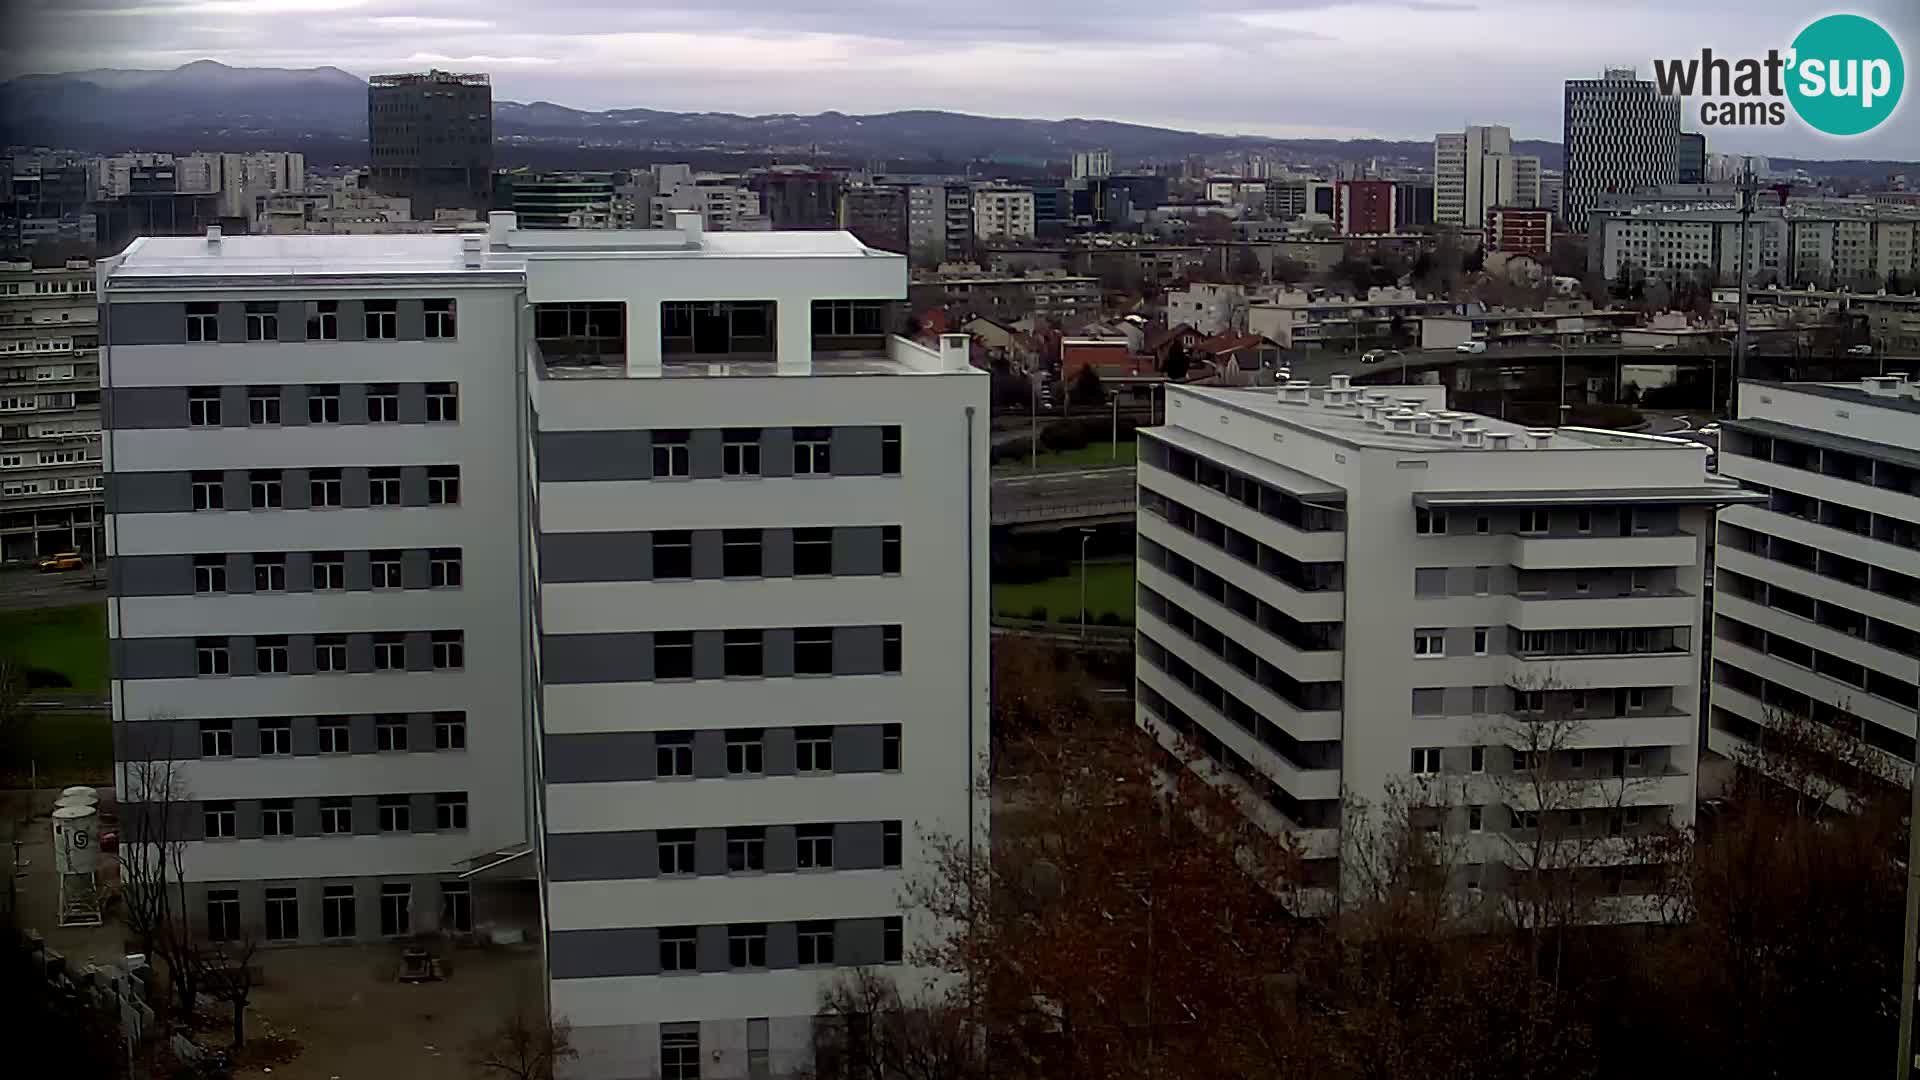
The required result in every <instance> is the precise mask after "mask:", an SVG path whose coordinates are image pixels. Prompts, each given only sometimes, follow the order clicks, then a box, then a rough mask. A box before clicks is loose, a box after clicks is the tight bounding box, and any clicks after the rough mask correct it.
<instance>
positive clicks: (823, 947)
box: [799, 921, 833, 967]
mask: <svg viewBox="0 0 1920 1080" xmlns="http://www.w3.org/2000/svg"><path fill="white" fill-rule="evenodd" d="M799 931H800V935H799V941H800V953H799V963H800V966H801V967H826V966H828V965H830V964H832V963H833V923H832V922H830V921H821V922H803V923H801V924H800V926H799Z"/></svg>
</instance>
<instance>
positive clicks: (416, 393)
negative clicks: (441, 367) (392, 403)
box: [400, 382, 427, 424]
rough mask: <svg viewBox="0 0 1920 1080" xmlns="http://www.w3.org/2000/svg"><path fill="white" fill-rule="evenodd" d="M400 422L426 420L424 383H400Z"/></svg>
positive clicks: (418, 422) (425, 388) (417, 422)
mask: <svg viewBox="0 0 1920 1080" xmlns="http://www.w3.org/2000/svg"><path fill="white" fill-rule="evenodd" d="M400 422H401V423H403V424H424V423H426V422H427V384H426V383H417V382H403V383H401V384H400Z"/></svg>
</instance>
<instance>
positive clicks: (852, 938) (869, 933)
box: [833, 919, 885, 966]
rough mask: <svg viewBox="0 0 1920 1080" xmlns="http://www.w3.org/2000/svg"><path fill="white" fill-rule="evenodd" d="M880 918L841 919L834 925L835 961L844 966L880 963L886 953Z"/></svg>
mask: <svg viewBox="0 0 1920 1080" xmlns="http://www.w3.org/2000/svg"><path fill="white" fill-rule="evenodd" d="M883 933H884V931H883V930H882V922H881V920H879V919H840V920H838V921H837V922H835V923H834V926H833V962H834V963H836V964H839V965H842V966H854V965H862V964H878V963H880V962H881V957H882V956H884V955H885V941H884V940H883V937H882V935H883Z"/></svg>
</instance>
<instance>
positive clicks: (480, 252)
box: [460, 236, 486, 270]
mask: <svg viewBox="0 0 1920 1080" xmlns="http://www.w3.org/2000/svg"><path fill="white" fill-rule="evenodd" d="M485 244H486V241H485V240H483V239H482V238H481V237H479V236H462V237H461V238H460V263H461V265H462V266H465V267H466V268H467V269H469V270H477V269H479V268H480V266H481V264H482V263H484V262H485V261H486V256H485Z"/></svg>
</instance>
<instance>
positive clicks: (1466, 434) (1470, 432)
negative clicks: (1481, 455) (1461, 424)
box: [1460, 428, 1487, 450]
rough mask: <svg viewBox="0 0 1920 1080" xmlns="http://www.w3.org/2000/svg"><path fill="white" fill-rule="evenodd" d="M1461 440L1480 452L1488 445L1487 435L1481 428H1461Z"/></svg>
mask: <svg viewBox="0 0 1920 1080" xmlns="http://www.w3.org/2000/svg"><path fill="white" fill-rule="evenodd" d="M1460 440H1461V441H1462V442H1464V443H1466V444H1467V445H1468V446H1471V447H1473V448H1474V449H1475V450H1478V449H1481V448H1482V447H1484V446H1486V445H1487V433H1486V432H1484V431H1481V430H1480V429H1479V428H1461V429H1460Z"/></svg>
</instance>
